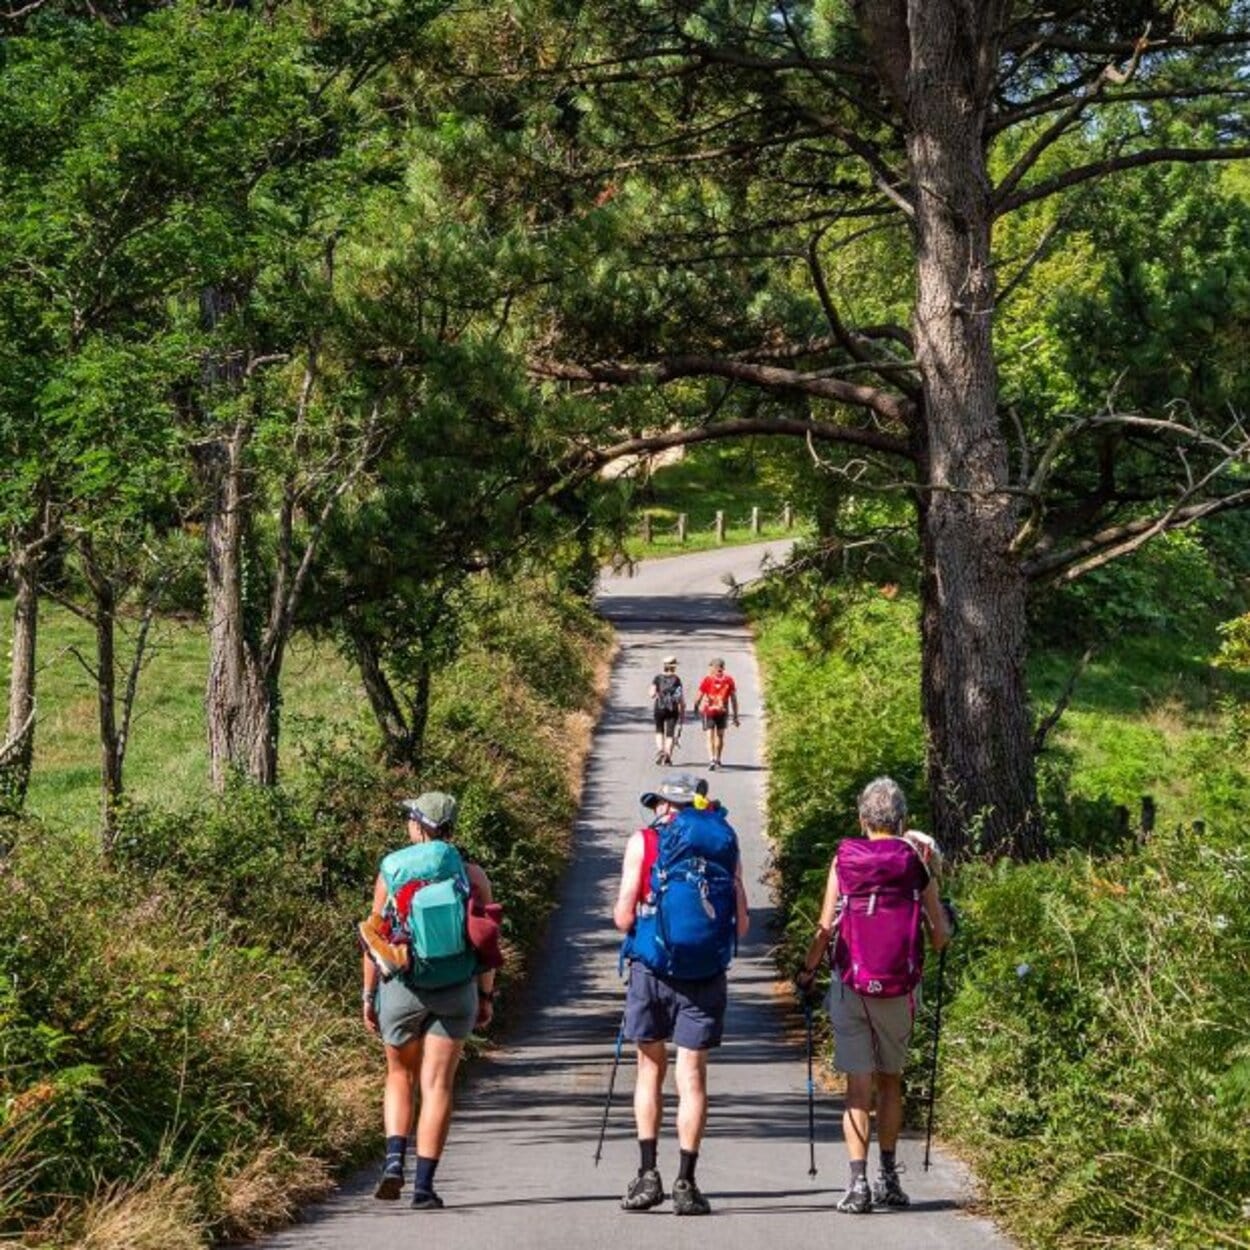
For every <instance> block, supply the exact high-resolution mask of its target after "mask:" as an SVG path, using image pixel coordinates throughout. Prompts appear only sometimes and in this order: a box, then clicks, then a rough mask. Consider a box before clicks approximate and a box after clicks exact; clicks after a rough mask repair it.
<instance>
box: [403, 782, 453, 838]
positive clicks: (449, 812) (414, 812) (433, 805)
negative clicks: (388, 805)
mask: <svg viewBox="0 0 1250 1250" xmlns="http://www.w3.org/2000/svg"><path fill="white" fill-rule="evenodd" d="M399 806H400V807H401V808H402V810H403V813H404V816H405V817H406V818H407V819H408V820H417V821H420V822H421V824H423V825H424V826H425V827H426V828H427V829H434V830H442V829H450V828H451V827H452V826H453V825H454V824H455V823H456V812H457V810H458V807H457V804H456V800H455V799H453V798H452V797H451V795H450V794H444V793H443V792H442V791H441V790H427V791H426V792H425V793H424V794H421V795H418V796H417V797H416V798H415V799H404V801H403V802H402V803H400V805H399Z"/></svg>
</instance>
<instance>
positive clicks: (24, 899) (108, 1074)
mask: <svg viewBox="0 0 1250 1250" xmlns="http://www.w3.org/2000/svg"><path fill="white" fill-rule="evenodd" d="M475 608H476V611H475V613H474V615H473V624H472V625H471V626H470V628H469V630H468V631H467V635H466V637H465V640H464V641H465V646H464V650H463V653H462V655H461V657H460V659H459V660H458V661H457V662H456V663H455V664H454V665H452V666H450V668H449V669H448V670H447V671H446V672H444V673H442V674H440V676H439V677H438V679H437V680H436V682H435V687H434V699H433V706H432V709H431V719H430V730H429V751H428V762H427V766H426V768H425V770H424V771H423V772H422V774H421V775H420V776H419V777H413V776H405V775H394V774H390V773H388V772H386V771H384V770H382V769H381V768H380V767H378V766H377V765H376V764H375V763H373V762H372V755H371V753H370V749H369V739H368V736H367V726H366V723H365V722H364V720H363V719H362V716H361V712H360V702H361V701H360V695H359V692H357V691H356V690H355V688H354V686H353V685H352V684H351V683H350V682H348V681H346V679H345V678H344V675H343V672H342V670H338V671H337V672H334V671H330V672H327V671H326V670H327V668H328V667H329V666H328V665H324V664H323V665H319V666H318V668H317V670H316V671H315V672H314V671H312V670H303V669H302V668H301V666H300V665H298V664H296V665H295V666H293V668H292V670H291V672H292V677H293V679H294V680H295V683H296V685H297V684H298V679H299V677H300V676H301V675H303V676H305V677H307V678H308V679H309V681H310V683H312V684H313V686H314V689H313V690H312V692H311V693H310V694H309V695H308V697H307V698H306V699H305V700H304V701H303V704H302V706H303V707H304V708H305V709H312V710H313V711H314V712H315V713H316V714H315V715H313V714H305V716H304V717H303V719H302V721H301V722H300V734H299V736H298V740H297V743H296V745H294V746H292V747H289V748H288V756H287V758H288V760H289V761H290V764H291V767H290V768H289V769H288V773H287V777H288V779H287V781H286V782H285V783H284V784H283V785H282V786H281V787H275V788H273V789H268V790H265V789H258V788H255V787H252V786H248V785H243V784H240V785H237V786H235V787H233V788H232V789H231V790H230V791H229V792H228V793H227V794H226V795H224V796H221V797H211V796H209V795H207V794H206V793H205V792H204V790H203V788H202V787H201V786H199V785H198V783H197V784H196V785H194V786H192V785H190V784H189V783H185V776H186V774H184V773H182V772H179V771H175V773H174V778H175V780H174V781H173V782H172V783H171V782H170V781H169V780H168V779H166V780H165V781H164V782H163V783H162V780H161V778H160V777H159V775H158V774H157V773H155V772H154V773H153V774H152V775H151V778H150V781H151V788H150V789H149V790H147V791H146V793H145V792H144V790H143V788H142V787H140V786H138V785H136V787H135V790H136V791H137V792H138V793H140V794H142V795H143V797H142V798H141V799H136V801H134V802H133V803H132V804H131V805H130V806H129V807H128V808H127V810H126V811H125V812H124V814H123V817H122V820H121V826H120V831H119V835H118V839H117V842H116V847H115V854H114V857H113V860H112V861H111V862H110V863H108V864H105V863H103V862H102V861H101V859H100V857H99V853H98V848H97V843H96V838H95V835H94V828H95V812H94V800H95V783H94V778H93V777H91V776H90V772H91V764H92V759H93V744H92V743H91V742H90V741H89V740H88V735H86V734H84V735H83V738H82V740H81V741H80V742H79V744H78V754H77V755H76V754H75V752H74V750H73V749H72V747H71V745H68V744H65V743H60V742H58V743H56V744H55V750H54V752H52V753H51V754H49V753H45V754H43V755H41V756H40V759H39V761H38V762H37V768H40V767H44V768H50V769H51V771H53V772H54V773H55V774H56V781H55V782H54V783H53V788H44V789H41V788H40V787H41V786H46V782H45V781H41V779H40V777H39V775H38V774H37V777H36V788H35V792H36V794H43V795H45V796H47V795H49V794H51V793H56V794H58V795H59V797H60V800H61V801H60V802H59V804H58V811H59V813H60V819H59V820H57V821H55V822H50V821H44V820H40V819H36V818H32V819H28V820H26V821H24V822H22V823H20V824H12V825H10V826H9V827H7V828H6V829H5V830H4V834H5V838H6V840H7V842H8V843H9V844H10V846H11V851H10V853H9V855H8V857H7V859H6V860H5V861H4V863H3V868H2V871H0V1239H2V1238H3V1237H5V1236H6V1235H9V1236H19V1235H20V1236H23V1237H25V1238H26V1239H27V1240H28V1241H31V1242H37V1243H38V1244H41V1245H46V1246H49V1247H58V1248H59V1247H70V1246H76V1247H88V1246H89V1247H91V1250H123V1248H127V1250H129V1248H132V1247H139V1248H140V1250H143V1248H144V1247H148V1246H151V1247H153V1250H155V1247H157V1246H161V1247H174V1250H182V1247H184V1246H185V1247H190V1246H201V1245H204V1244H206V1243H207V1242H208V1241H210V1240H219V1239H224V1238H235V1237H246V1236H254V1235H256V1234H257V1233H259V1232H260V1231H262V1230H263V1229H265V1228H267V1227H269V1226H271V1225H272V1224H273V1223H275V1222H279V1221H281V1220H283V1219H287V1218H289V1217H290V1215H291V1214H292V1212H293V1209H294V1207H295V1206H296V1205H297V1204H298V1203H299V1202H301V1201H304V1200H307V1199H308V1198H310V1197H313V1196H316V1195H317V1194H319V1193H322V1192H324V1191H325V1189H326V1188H327V1187H328V1186H329V1185H330V1183H331V1180H332V1175H333V1173H334V1171H335V1170H337V1169H340V1168H343V1167H346V1166H349V1165H351V1164H352V1163H354V1162H357V1161H360V1160H362V1159H364V1158H365V1157H366V1156H367V1155H368V1154H369V1153H371V1152H372V1151H373V1150H375V1149H376V1148H377V1145H378V1142H379V1140H380V1136H379V1135H380V1124H379V1123H378V1111H377V1108H378V1096H379V1090H380V1079H381V1067H380V1055H379V1051H378V1046H377V1043H376V1041H375V1040H374V1039H373V1038H371V1037H370V1036H369V1035H368V1034H367V1033H366V1032H365V1030H364V1028H363V1026H362V1025H361V1023H360V1020H359V1014H358V1012H359V1004H358V994H357V992H356V991H357V988H358V979H359V966H360V965H359V954H358V952H357V951H356V948H355V944H354V941H353V940H352V936H351V922H352V921H354V920H355V919H358V918H359V916H360V915H361V914H363V911H364V910H365V909H366V908H367V905H368V900H369V898H370V896H371V889H372V879H373V875H374V872H375V870H376V865H377V862H378V859H379V857H380V856H381V854H382V853H384V851H386V850H387V849H390V848H391V847H392V846H393V845H395V844H396V843H398V842H399V841H401V840H402V839H403V836H404V835H403V831H402V829H401V827H400V824H399V821H398V819H397V807H396V800H397V799H398V798H399V797H400V796H401V795H404V794H411V793H413V792H415V791H417V790H420V789H423V788H431V787H436V786H437V787H439V788H443V789H447V790H451V791H453V792H455V793H457V794H458V795H459V796H460V797H461V799H462V817H461V821H460V825H459V828H458V834H457V836H458V840H459V841H460V842H461V844H462V846H463V847H464V848H465V850H466V851H467V853H468V854H469V855H470V856H471V857H473V858H475V859H477V860H479V861H480V862H482V863H483V865H484V866H485V867H486V869H487V871H488V872H489V873H490V874H491V876H492V879H493V880H494V883H495V887H496V891H497V893H498V895H499V897H500V898H501V899H502V901H503V902H504V903H505V905H506V906H507V908H508V913H507V917H506V921H505V927H506V937H507V945H508V947H509V950H510V959H511V966H510V969H509V972H510V974H511V975H516V974H518V973H519V971H520V969H521V968H522V966H523V963H524V956H525V953H526V951H527V949H528V947H529V945H530V944H531V943H532V941H533V940H534V938H535V936H536V935H537V933H538V931H539V929H540V927H541V925H542V922H543V919H544V917H545V915H546V912H547V910H548V909H549V907H550V905H551V902H552V900H553V898H554V896H555V884H556V881H557V879H558V875H559V873H560V871H561V869H562V867H563V862H564V857H565V855H566V853H567V838H568V832H569V830H570V828H571V822H572V817H573V813H574V809H575V803H576V795H577V786H578V782H579V777H580V769H579V767H578V758H579V753H580V752H582V751H584V750H585V747H586V743H587V741H588V738H589V727H590V722H591V719H592V715H593V710H594V707H595V701H596V684H597V682H598V681H599V680H600V679H601V678H602V675H603V671H604V667H605V659H606V650H607V646H608V640H607V637H606V634H605V631H604V630H603V628H602V627H601V626H600V625H598V624H597V623H596V622H595V621H594V620H593V618H592V617H591V616H590V614H589V613H588V612H587V611H586V610H585V608H583V607H580V606H578V605H577V604H576V603H573V602H570V601H569V600H567V599H564V598H562V597H561V596H559V595H556V594H554V593H549V592H548V591H546V590H545V589H544V588H543V587H541V586H537V585H530V586H513V587H510V588H509V589H508V590H507V591H506V592H505V591H502V590H500V589H499V588H497V587H493V586H490V585H486V584H484V585H483V586H482V587H481V588H480V589H479V600H478V602H477V603H476V604H475ZM168 636H169V637H170V638H175V637H180V636H184V635H183V633H182V631H181V627H179V628H178V629H175V630H172V631H171V633H170V634H169V635H168ZM170 645H171V647H172V646H173V644H172V643H171V644H170ZM190 645H192V644H189V646H190ZM194 646H195V647H196V648H198V644H194ZM163 659H164V662H165V663H166V664H167V665H169V666H170V669H171V671H172V668H173V666H174V659H175V657H174V656H173V655H171V654H166V655H165V656H164V657H163ZM182 662H183V661H181V660H180V661H178V663H179V664H181V663H182ZM187 667H188V668H191V667H193V665H192V664H191V663H190V662H189V661H188V662H187ZM61 693H64V691H63V688H59V687H58V686H57V684H56V683H55V682H53V681H47V682H45V684H44V690H43V695H42V703H41V706H43V708H44V709H45V715H46V716H48V717H49V718H50V719H51V720H53V721H55V719H56V717H57V716H58V714H59V713H58V710H57V698H58V695H59V694H61ZM142 697H143V696H142V695H141V698H142ZM187 697H189V696H187ZM184 704H185V699H171V701H170V702H168V703H163V702H161V701H160V700H156V701H149V702H148V703H147V704H145V710H146V712H147V714H148V716H149V724H148V726H147V731H148V733H150V735H151V736H152V738H153V739H154V740H156V741H159V740H162V739H164V740H165V741H167V743H168V744H169V746H170V752H171V755H176V754H179V753H182V752H185V757H186V758H188V759H189V758H191V756H192V754H193V751H192V749H191V746H190V743H189V741H187V740H186V739H185V738H182V739H180V733H181V730H180V729H179V728H178V724H177V722H178V721H179V717H180V714H181V712H185V710H186V708H185V706H184ZM292 704H297V705H298V704H299V699H298V697H296V698H294V699H292V700H290V701H289V702H288V705H287V707H288V712H289V709H290V708H291V706H292ZM171 711H172V712H174V713H175V714H174V716H173V719H172V720H171V721H170V727H169V730H168V733H162V729H161V717H162V716H164V715H166V714H167V713H169V712H171ZM45 729H46V726H41V732H44V730H45ZM57 752H59V753H60V754H59V755H58V754H56V753H57ZM75 770H78V772H80V773H81V774H82V777H81V779H80V780H78V781H77V782H76V781H75V777H76V776H77V775H78V772H76V771H75ZM184 783H185V788H184ZM73 812H80V813H82V815H80V816H79V817H78V818H77V819H75V818H73V817H72V816H71V815H70V813H73Z"/></svg>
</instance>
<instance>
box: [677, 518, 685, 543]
mask: <svg viewBox="0 0 1250 1250" xmlns="http://www.w3.org/2000/svg"><path fill="white" fill-rule="evenodd" d="M677 541H678V542H679V543H681V545H682V546H683V547H684V546H685V545H686V514H685V513H684V512H679V513H678V514H677Z"/></svg>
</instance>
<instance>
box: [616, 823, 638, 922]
mask: <svg viewBox="0 0 1250 1250" xmlns="http://www.w3.org/2000/svg"><path fill="white" fill-rule="evenodd" d="M644 851H645V846H644V844H643V839H642V833H641V831H639V832H636V833H632V834H630V837H629V841H628V842H626V843H625V858H624V860H623V861H622V862H621V885H620V888H619V889H618V890H617V892H616V906H615V907H613V908H612V923H613V924H614V925H616V927H617V928H618V929H619V930H620V931H621V932H622V933H628V932H629V931H630V930H631V929H632V928H633V927H634V913H635V911H636V909H637V907H638V882H639V877H640V876H641V875H642V860H643V854H644Z"/></svg>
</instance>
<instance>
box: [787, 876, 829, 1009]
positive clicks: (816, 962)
mask: <svg viewBox="0 0 1250 1250" xmlns="http://www.w3.org/2000/svg"><path fill="white" fill-rule="evenodd" d="M837 918H838V870H837V862H836V860H835V861H834V862H833V863H831V864H830V865H829V876H828V879H827V880H826V881H825V900H824V902H823V903H822V904H821V908H820V920H819V922H818V923H817V925H816V932H815V933H814V934H813V935H812V940H811V942H810V943H809V944H808V947H807V954H806V955H805V956H804V957H803V967H802V969H801V970H800V972H799V974H798V976H796V977H795V978H794V979H795V982H796V983H797V985H798V987H799V988H800V989H801V990H807V989H808V988H809V987H810V986H811V984H812V982H813V981H814V980H815V978H816V969H817V968H819V967H820V961H821V960H822V959H823V958H824V957H825V951H826V950H827V949H828V948H829V942H830V940H831V939H832V937H833V928H834V922H835V921H836V920H837Z"/></svg>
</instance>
